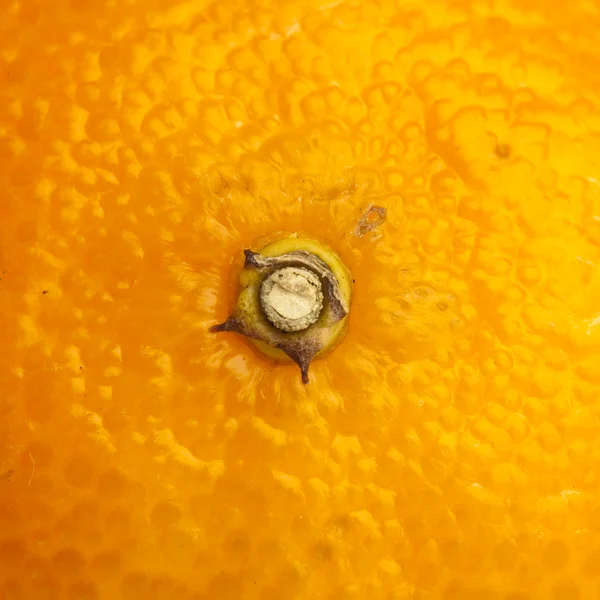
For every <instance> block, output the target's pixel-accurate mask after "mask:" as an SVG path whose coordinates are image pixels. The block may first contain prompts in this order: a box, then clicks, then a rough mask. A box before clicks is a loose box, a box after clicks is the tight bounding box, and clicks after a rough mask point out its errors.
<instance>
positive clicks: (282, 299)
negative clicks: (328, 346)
mask: <svg viewBox="0 0 600 600" xmlns="http://www.w3.org/2000/svg"><path fill="white" fill-rule="evenodd" d="M260 303H261V306H262V309H263V311H264V313H265V315H266V317H267V319H268V320H269V321H270V322H271V323H272V324H273V325H274V326H275V327H277V329H280V330H281V331H285V332H293V331H302V330H304V329H307V328H308V327H310V326H311V325H312V324H313V323H314V322H315V321H316V320H317V319H318V318H319V315H320V314H321V311H322V310H323V290H322V285H321V281H320V279H319V277H317V275H315V273H313V272H312V271H309V270H308V269H303V268H301V267H285V268H283V269H278V270H277V271H275V272H274V273H272V274H271V275H269V277H267V278H266V279H265V281H264V282H263V284H262V286H261V290H260Z"/></svg>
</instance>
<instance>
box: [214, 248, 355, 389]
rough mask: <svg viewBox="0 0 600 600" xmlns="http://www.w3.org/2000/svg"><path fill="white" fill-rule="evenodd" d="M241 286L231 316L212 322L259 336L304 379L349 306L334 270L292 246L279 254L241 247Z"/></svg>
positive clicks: (223, 328) (336, 332)
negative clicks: (242, 268)
mask: <svg viewBox="0 0 600 600" xmlns="http://www.w3.org/2000/svg"><path fill="white" fill-rule="evenodd" d="M245 255H246V261H245V265H244V271H243V273H242V282H243V288H242V290H241V291H240V294H239V296H238V299H237V302H236V305H235V307H234V309H233V311H232V313H231V315H230V316H229V318H228V319H227V320H226V321H225V322H224V323H221V324H220V325H215V326H213V327H211V329H210V330H211V331H212V332H213V333H219V332H223V331H230V332H235V333H239V334H241V335H244V336H247V337H249V338H252V339H255V340H260V341H261V342H264V343H266V344H268V345H269V346H272V347H273V348H277V349H279V350H281V351H282V352H284V353H285V354H286V355H287V356H288V357H290V358H291V359H292V360H293V361H294V362H296V363H297V364H298V366H299V367H300V370H301V372H302V381H303V382H304V383H308V368H309V365H310V362H311V360H312V359H313V358H314V357H315V355H316V354H318V353H319V352H320V351H322V350H323V349H325V348H327V347H329V346H330V345H331V344H332V343H333V341H334V338H336V337H338V336H339V333H340V331H339V327H335V324H337V323H339V322H340V321H341V320H342V319H343V318H344V317H346V315H347V314H348V311H349V302H348V301H347V300H346V298H344V295H343V293H342V291H341V290H340V286H339V282H338V280H337V277H336V275H335V274H334V273H333V271H332V270H331V269H330V267H329V266H328V265H327V264H326V263H325V262H324V261H323V260H322V259H320V258H319V257H318V256H316V255H314V254H312V253H310V252H307V251H304V250H295V251H292V252H287V253H285V254H282V255H280V256H263V255H261V254H259V253H257V252H252V251H251V250H246V251H245Z"/></svg>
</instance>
